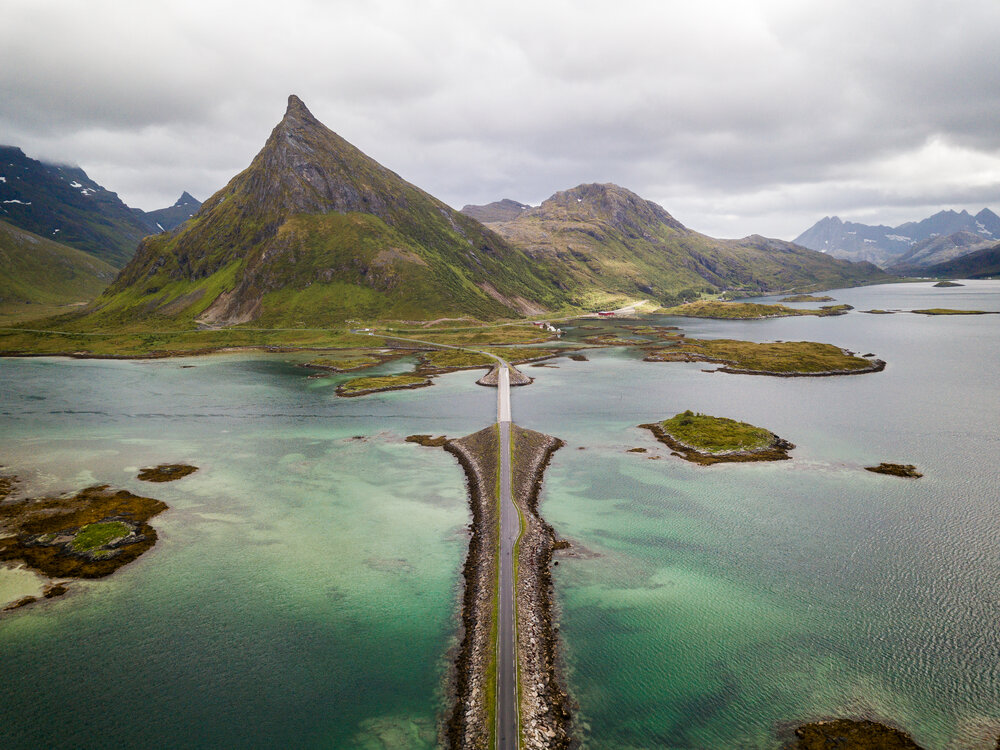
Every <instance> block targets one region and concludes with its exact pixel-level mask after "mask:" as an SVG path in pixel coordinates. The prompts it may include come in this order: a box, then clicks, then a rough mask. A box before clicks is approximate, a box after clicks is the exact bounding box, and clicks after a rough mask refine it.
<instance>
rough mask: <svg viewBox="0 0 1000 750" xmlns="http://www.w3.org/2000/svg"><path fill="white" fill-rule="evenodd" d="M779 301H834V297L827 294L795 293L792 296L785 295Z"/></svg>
mask: <svg viewBox="0 0 1000 750" xmlns="http://www.w3.org/2000/svg"><path fill="white" fill-rule="evenodd" d="M778 302H833V297H828V296H827V295H825V294H824V295H821V296H819V297H816V296H813V295H812V294H793V295H792V296H791V297H783V298H782V299H780V300H778Z"/></svg>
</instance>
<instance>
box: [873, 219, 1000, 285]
mask: <svg viewBox="0 0 1000 750" xmlns="http://www.w3.org/2000/svg"><path fill="white" fill-rule="evenodd" d="M995 243H996V240H986V239H983V235H981V234H973V233H972V232H967V231H964V230H963V231H960V232H955V233H954V234H948V235H937V236H934V237H931V238H930V239H926V240H922V241H920V242H918V243H916V244H915V245H914V246H913V247H911V248H910V249H909V250H908V251H907V252H905V253H903V254H902V255H901V256H899V257H898V258H897V259H896V260H895V261H894V262H893V264H892V265H891V266H889V269H890V270H891V271H892V272H893V273H898V274H900V275H907V274H922V273H923V272H924V269H925V268H927V267H928V266H932V265H934V264H936V263H945V262H947V261H949V260H954V259H955V258H959V257H961V256H963V255H968V254H969V253H972V252H975V251H976V250H982V249H983V248H986V247H990V246H991V245H994V244H995Z"/></svg>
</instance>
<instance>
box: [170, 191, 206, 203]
mask: <svg viewBox="0 0 1000 750" xmlns="http://www.w3.org/2000/svg"><path fill="white" fill-rule="evenodd" d="M174 205H175V206H200V205H201V201H199V200H198V199H197V198H195V197H194V196H193V195H191V193H189V192H188V191H187V190H185V191H184V192H183V193H181V197H180V198H178V199H177V201H176V202H175V203H174Z"/></svg>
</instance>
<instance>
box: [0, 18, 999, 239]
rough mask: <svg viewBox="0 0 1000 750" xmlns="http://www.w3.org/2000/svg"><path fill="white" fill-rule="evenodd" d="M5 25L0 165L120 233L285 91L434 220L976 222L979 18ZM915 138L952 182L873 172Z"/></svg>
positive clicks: (727, 224)
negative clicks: (606, 210)
mask: <svg viewBox="0 0 1000 750" xmlns="http://www.w3.org/2000/svg"><path fill="white" fill-rule="evenodd" d="M4 16H5V18H4V24H3V25H2V26H0V141H7V142H13V143H16V144H17V145H21V146H23V147H24V148H25V149H26V151H28V152H29V153H31V154H32V155H35V156H44V157H46V158H50V159H56V160H66V161H74V162H78V163H80V164H81V165H82V166H83V167H84V168H85V169H87V170H88V172H90V173H91V176H93V177H94V178H95V179H97V180H98V181H100V182H102V183H103V184H105V185H106V186H107V187H109V188H111V189H114V190H117V191H118V192H119V193H120V194H121V195H122V197H123V198H124V199H125V200H126V201H127V202H129V203H130V204H132V205H138V206H141V207H143V208H154V207H157V206H160V205H167V204H168V203H170V202H172V201H173V200H174V199H175V198H176V196H177V195H179V194H180V192H181V191H182V190H190V191H191V192H192V193H194V194H196V195H197V196H198V197H199V198H205V197H207V196H208V195H210V194H211V193H212V192H214V191H215V190H217V189H218V188H220V187H222V185H223V184H225V182H226V181H227V180H228V179H229V178H230V177H231V176H232V175H234V174H235V173H236V172H238V171H239V170H241V169H243V168H244V167H245V166H246V165H247V164H248V163H249V162H250V160H251V159H252V157H253V155H254V153H255V152H256V151H257V150H258V149H259V148H260V146H261V144H262V143H263V140H264V138H266V136H267V134H268V133H269V132H270V129H271V127H273V125H274V124H275V123H276V122H277V120H278V119H279V118H280V116H281V113H282V111H283V107H284V100H285V97H286V96H287V94H289V93H292V92H294V93H297V94H299V95H300V96H302V97H303V99H304V100H305V101H306V103H307V105H308V106H309V107H310V108H311V109H312V110H313V112H314V113H315V114H316V115H317V116H318V117H319V118H320V119H321V120H323V121H324V122H326V123H327V125H329V126H330V127H331V128H333V129H334V130H336V131H337V132H339V133H340V134H341V135H343V136H344V137H345V138H347V139H348V140H350V141H351V142H353V143H355V144H356V145H357V146H359V147H360V148H362V149H363V150H364V151H366V152H367V153H369V154H370V155H372V156H373V157H375V158H376V159H379V160H380V161H382V162H383V163H384V164H386V165H387V166H389V167H390V168H392V169H394V170H395V171H397V172H399V173H400V174H402V175H403V176H404V177H405V178H407V179H409V180H410V181H412V182H414V183H416V184H418V185H420V186H422V187H424V188H426V189H428V190H429V191H430V192H432V193H434V194H436V195H438V196H439V197H441V198H442V199H444V200H446V201H447V202H449V203H451V204H453V205H457V206H460V205H462V204H464V203H466V202H485V201H489V200H495V199H498V198H500V197H512V198H516V199H519V200H524V201H527V202H532V203H537V202H539V201H540V200H542V199H543V198H545V197H547V196H548V195H550V194H551V193H553V192H555V191H556V190H560V189H564V188H567V187H571V186H573V185H575V184H578V183H580V182H591V181H615V182H619V183H621V184H623V185H624V186H626V187H628V188H630V189H633V190H635V191H636V192H638V193H640V194H642V195H644V196H645V197H648V198H650V199H653V200H657V201H658V202H661V203H663V204H664V206H665V207H666V208H667V210H669V211H671V212H672V213H674V214H675V215H676V216H677V217H678V218H679V219H681V220H682V221H685V222H686V223H688V224H689V225H691V226H693V227H694V228H696V229H699V230H701V231H706V232H709V233H714V234H720V235H728V236H734V235H744V234H749V233H752V232H759V233H762V234H770V235H775V236H784V237H791V236H794V235H795V234H797V233H798V232H799V231H801V230H802V229H804V228H806V227H807V226H808V225H809V224H811V223H812V222H813V221H815V220H816V219H817V218H820V217H821V216H823V215H826V214H832V213H846V214H853V215H855V216H859V215H862V214H867V213H871V214H877V213H878V212H880V211H883V212H885V213H886V214H887V218H886V219H885V220H886V221H889V222H892V221H893V220H894V219H893V218H892V217H891V216H889V215H892V216H895V215H898V213H894V212H899V213H903V212H907V211H909V212H910V213H907V214H906V216H905V217H904V219H912V218H920V216H922V215H923V214H922V213H921V212H925V211H927V210H937V207H943V206H945V205H949V206H956V207H966V206H967V207H969V208H975V209H978V208H979V207H981V206H982V205H991V204H992V205H993V206H994V207H996V204H997V203H998V202H1000V175H996V174H993V173H992V172H991V171H990V169H991V168H990V167H988V165H989V164H991V163H992V160H995V159H996V158H998V153H1000V129H998V128H997V127H996V120H997V117H998V113H1000V68H998V67H997V66H995V65H994V64H993V63H992V58H993V56H992V54H991V52H992V49H993V46H994V44H995V43H994V39H993V37H994V36H995V32H996V30H997V29H998V28H1000V6H998V5H997V4H996V3H995V2H994V1H993V0H968V1H966V2H963V3H961V4H953V3H944V2H940V1H938V0H889V1H887V2H883V3H871V2H859V1H857V0H844V1H842V2H839V3H836V4H830V3H811V2H801V1H800V0H794V1H793V0H757V1H756V2H745V1H743V0H707V1H706V2H702V3H698V4H692V3H686V2H677V1H676V0H669V1H664V0H625V2H621V3H617V4H615V5H613V6H612V5H609V4H608V3H607V2H593V1H592V0H576V1H575V2H571V1H570V0H549V1H548V2H545V3H528V2H524V1H523V0H516V1H514V2H508V3H504V4H496V3H494V4H489V5H488V6H487V5H481V4H478V3H463V2H459V1H458V0H434V1H433V2H429V3H419V4H418V3H408V2H404V1H403V0H398V1H393V0H376V1H375V2H370V1H365V2H361V1H360V0H358V1H351V2H319V0H316V1H315V2H313V1H310V0H285V1H284V2H283V3H282V4H281V5H280V6H274V5H273V4H269V5H266V6H265V5H263V4H255V3H250V2H243V3H236V2H229V1H228V0H227V1H225V2H213V3H203V2H201V3H195V2H189V1H188V0H177V1H176V2H171V3H168V4H167V3H165V4H156V5H152V4H146V3H126V4H123V3H116V2H113V0H92V2H88V3H86V4H82V3H75V2H69V1H68V0H49V1H47V2H33V3H15V4H14V7H13V8H10V9H6V10H5V14H4ZM39 29H45V32H44V34H41V33H39V31H38V30H39ZM934 138H944V139H945V140H946V141H947V143H948V144H949V147H950V148H953V149H959V150H961V153H962V154H964V155H966V156H968V157H970V158H967V159H963V160H961V161H962V163H963V164H966V167H965V170H966V172H965V173H956V174H951V175H950V176H949V179H947V180H943V179H935V178H934V176H933V170H917V171H916V172H915V173H911V174H908V175H903V173H902V171H901V170H900V169H899V168H898V165H896V164H895V162H892V160H893V159H894V158H895V159H899V158H903V159H912V160H913V161H914V163H920V161H921V160H927V159H929V158H930V157H929V156H928V154H927V151H926V148H925V147H926V144H927V143H928V142H929V141H931V140H933V139H934ZM956 153H958V152H956ZM980 157H981V161H982V165H978V164H977V158H980ZM886 164H890V167H887V166H886ZM913 174H918V175H919V179H917V178H915V177H914V176H913ZM963 175H965V176H964V179H963ZM991 175H992V176H991ZM876 218H877V217H876ZM904 219H900V220H904Z"/></svg>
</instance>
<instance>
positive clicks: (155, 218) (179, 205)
mask: <svg viewBox="0 0 1000 750" xmlns="http://www.w3.org/2000/svg"><path fill="white" fill-rule="evenodd" d="M199 208H201V201H200V200H198V199H197V198H195V197H193V196H192V195H191V193H189V192H187V191H186V190H185V191H184V192H183V193H181V197H180V198H178V199H177V201H176V202H175V203H174V205H172V206H168V207H167V208H159V209H157V210H155V211H142V210H140V209H138V208H133V209H132V211H133V212H135V213H136V214H138V215H139V216H140V217H142V218H143V219H144V220H145V222H146V223H147V224H149V225H150V226H151V227H153V232H169V231H170V230H171V229H176V228H177V227H179V226H180V225H181V224H183V223H184V222H185V221H187V220H188V219H190V218H191V217H192V216H194V215H195V213H196V212H197V211H198V209H199Z"/></svg>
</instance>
